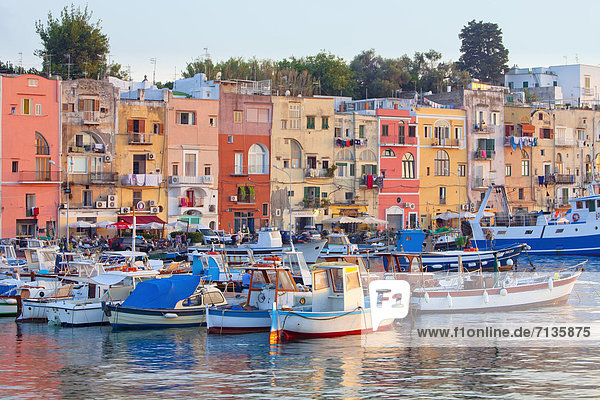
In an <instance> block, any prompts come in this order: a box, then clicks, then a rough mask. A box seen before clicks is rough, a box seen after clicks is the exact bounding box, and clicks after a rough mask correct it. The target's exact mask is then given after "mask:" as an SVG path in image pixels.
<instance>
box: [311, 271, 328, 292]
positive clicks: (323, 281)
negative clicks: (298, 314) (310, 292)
mask: <svg viewBox="0 0 600 400" xmlns="http://www.w3.org/2000/svg"><path fill="white" fill-rule="evenodd" d="M328 287H329V281H328V280H327V271H326V270H320V271H315V272H314V273H313V289H314V290H315V291H316V290H322V289H327V288H328Z"/></svg>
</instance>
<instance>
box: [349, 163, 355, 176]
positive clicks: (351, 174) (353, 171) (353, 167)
mask: <svg viewBox="0 0 600 400" xmlns="http://www.w3.org/2000/svg"><path fill="white" fill-rule="evenodd" d="M350 176H356V165H354V164H350Z"/></svg>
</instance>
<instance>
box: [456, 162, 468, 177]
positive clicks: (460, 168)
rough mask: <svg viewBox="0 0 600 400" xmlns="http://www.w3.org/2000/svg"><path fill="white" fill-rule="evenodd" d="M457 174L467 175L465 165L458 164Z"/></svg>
mask: <svg viewBox="0 0 600 400" xmlns="http://www.w3.org/2000/svg"><path fill="white" fill-rule="evenodd" d="M458 176H467V166H466V165H464V164H460V165H459V166H458Z"/></svg>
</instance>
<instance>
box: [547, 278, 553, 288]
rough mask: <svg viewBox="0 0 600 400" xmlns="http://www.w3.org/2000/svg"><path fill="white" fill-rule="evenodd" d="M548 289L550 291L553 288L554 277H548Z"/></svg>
mask: <svg viewBox="0 0 600 400" xmlns="http://www.w3.org/2000/svg"><path fill="white" fill-rule="evenodd" d="M548 289H550V291H552V289H554V279H552V278H548Z"/></svg>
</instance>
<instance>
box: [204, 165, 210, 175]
mask: <svg viewBox="0 0 600 400" xmlns="http://www.w3.org/2000/svg"><path fill="white" fill-rule="evenodd" d="M204 175H207V176H208V175H210V167H204Z"/></svg>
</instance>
